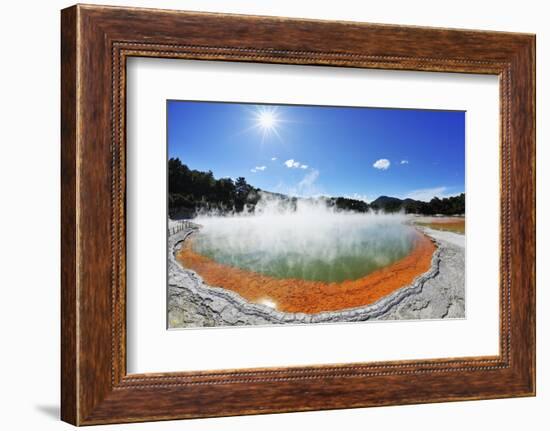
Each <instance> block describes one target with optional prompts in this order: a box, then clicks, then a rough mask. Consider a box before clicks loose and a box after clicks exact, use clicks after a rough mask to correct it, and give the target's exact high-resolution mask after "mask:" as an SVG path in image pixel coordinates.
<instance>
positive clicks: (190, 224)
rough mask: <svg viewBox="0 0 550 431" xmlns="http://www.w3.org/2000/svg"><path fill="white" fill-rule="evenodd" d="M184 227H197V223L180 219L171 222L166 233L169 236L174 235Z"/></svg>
mask: <svg viewBox="0 0 550 431" xmlns="http://www.w3.org/2000/svg"><path fill="white" fill-rule="evenodd" d="M184 229H197V225H196V224H195V223H193V222H190V221H188V220H181V221H178V222H175V223H172V226H171V227H169V228H168V235H169V236H172V235H175V234H177V233H178V232H181V231H182V230H184Z"/></svg>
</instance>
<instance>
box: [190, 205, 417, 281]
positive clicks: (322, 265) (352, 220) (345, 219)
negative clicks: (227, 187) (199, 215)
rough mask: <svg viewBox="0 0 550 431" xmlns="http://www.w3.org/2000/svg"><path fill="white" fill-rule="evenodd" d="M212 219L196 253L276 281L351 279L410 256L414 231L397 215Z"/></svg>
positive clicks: (196, 244)
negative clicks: (279, 279)
mask: <svg viewBox="0 0 550 431" xmlns="http://www.w3.org/2000/svg"><path fill="white" fill-rule="evenodd" d="M314 216H315V214H309V216H308V215H307V214H292V215H278V216H250V217H212V218H204V219H202V220H200V221H199V222H200V223H201V225H202V226H203V228H202V229H201V230H200V231H199V232H198V233H197V234H195V236H194V240H193V248H194V250H195V251H196V252H198V253H200V254H202V255H205V256H208V257H210V258H212V259H214V260H215V261H217V262H219V263H222V264H225V265H230V266H233V267H237V268H242V269H246V270H249V271H253V272H256V273H260V274H265V275H268V276H271V277H275V278H297V279H303V280H313V281H325V282H342V281H345V280H355V279H358V278H361V277H364V276H365V275H368V274H370V273H371V272H373V271H375V270H377V269H380V268H383V267H385V266H388V265H390V264H392V263H394V262H395V261H397V260H400V259H402V258H403V257H405V256H406V255H407V254H409V253H410V252H411V250H412V248H413V245H414V244H413V243H414V238H415V236H416V231H415V230H414V229H413V228H412V227H410V226H408V225H406V224H404V223H403V219H402V218H400V217H392V216H374V215H355V214H353V215H348V214H322V215H320V216H319V215H318V216H317V217H314Z"/></svg>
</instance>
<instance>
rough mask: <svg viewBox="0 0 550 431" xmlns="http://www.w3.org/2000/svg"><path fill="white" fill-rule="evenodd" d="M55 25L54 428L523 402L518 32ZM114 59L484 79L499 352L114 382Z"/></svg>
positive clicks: (229, 18) (272, 22) (118, 67)
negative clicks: (494, 212) (57, 403)
mask: <svg viewBox="0 0 550 431" xmlns="http://www.w3.org/2000/svg"><path fill="white" fill-rule="evenodd" d="M61 24H62V31H61V48H62V61H61V71H62V92H61V106H62V112H61V117H62V118H61V120H62V126H61V127H62V133H61V139H62V150H61V169H62V180H61V191H62V218H61V221H62V239H61V245H62V247H61V250H62V251H61V253H62V286H61V289H62V295H61V307H62V325H61V339H62V345H61V350H62V352H61V353H62V364H61V366H62V372H61V376H62V377H61V387H62V391H61V416H62V419H63V420H65V421H67V422H70V423H72V424H75V425H91V424H101V423H113V422H137V421H146V420H162V419H177V418H191V417H211V416H228V415H239V414H258V413H272V412H288V411H307V410H320V409H336V408H352V407H366V406H379V405H391V404H412V403H423V402H441V401H451V400H453V401H454V400H472V399H483V398H502V397H511V396H529V395H534V393H535V135H534V133H535V126H534V124H535V107H534V101H535V76H534V74H535V37H534V36H533V35H526V34H512V33H499V32H484V31H469V30H448V29H434V28H423V27H403V26H390V25H376V24H361V23H351V22H330V21H313V20H296V19H285V18H274V17H253V16H241V15H219V14H205V13H195V12H193V13H189V12H177V11H164V10H152V9H132V8H117V7H102V6H80V5H78V6H73V7H71V8H68V9H65V10H63V11H62V23H61ZM129 56H142V57H165V58H181V59H198V60H205V61H208V60H222V61H241V62H261V63H284V64H300V65H330V66H342V67H356V68H378V69H400V70H419V71H442V72H462V73H483V74H494V75H498V76H499V77H500V107H501V110H500V117H501V121H500V124H501V133H500V136H501V142H500V148H501V199H500V202H501V219H500V226H501V241H500V243H501V251H500V255H501V263H500V322H501V324H500V353H499V355H498V356H495V357H482V358H480V357H466V358H442V359H440V360H438V359H433V360H422V361H400V362H395V361H394V362H380V363H364V364H338V365H327V366H304V367H292V368H284V367H283V368H266V369H245V370H226V371H208V370H205V371H203V372H181V373H157V374H140V375H136V374H133V375H127V373H126V365H125V364H126V349H125V344H126V340H125V336H126V326H125V325H126V319H125V298H126V285H125V281H126V267H125V252H126V249H125V247H126V245H125V193H126V184H125V181H126V175H125V152H126V139H125V130H126V124H125V121H126V112H125V100H126V59H127V58H128V57H129ZM251 394H254V396H250V395H251Z"/></svg>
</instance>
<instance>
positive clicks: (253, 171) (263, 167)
mask: <svg viewBox="0 0 550 431" xmlns="http://www.w3.org/2000/svg"><path fill="white" fill-rule="evenodd" d="M266 169H267V167H266V166H256V167H255V168H252V169H250V172H252V173H256V172H262V171H265V170H266Z"/></svg>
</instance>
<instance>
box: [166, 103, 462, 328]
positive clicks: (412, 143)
mask: <svg viewBox="0 0 550 431" xmlns="http://www.w3.org/2000/svg"><path fill="white" fill-rule="evenodd" d="M167 141H168V142H167V146H168V148H167V158H168V160H167V163H168V168H167V171H168V172H167V185H168V202H167V207H168V208H167V209H168V220H167V230H168V241H167V260H168V262H167V267H168V268H167V271H168V287H167V289H168V295H167V297H168V299H167V325H168V328H192V327H219V326H248V325H278V324H316V323H336V322H362V321H369V320H414V319H450V318H455V319H457V318H464V317H465V226H466V223H465V219H466V217H465V216H466V208H465V192H466V191H465V112H464V111H445V110H426V109H398V108H395V109H393V108H392V109H389V108H372V107H345V106H309V105H275V104H254V103H232V102H231V103H229V102H202V101H180V100H169V101H167Z"/></svg>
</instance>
